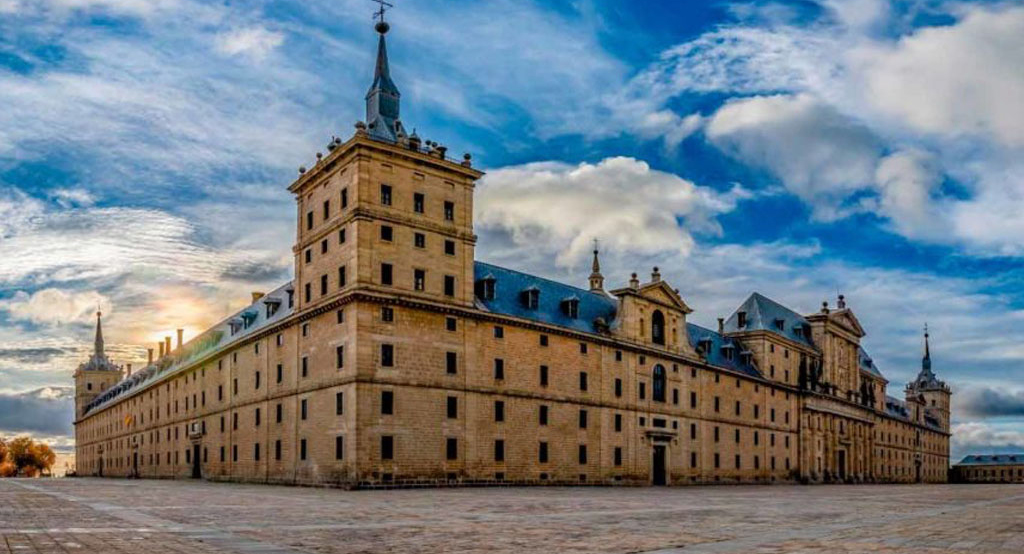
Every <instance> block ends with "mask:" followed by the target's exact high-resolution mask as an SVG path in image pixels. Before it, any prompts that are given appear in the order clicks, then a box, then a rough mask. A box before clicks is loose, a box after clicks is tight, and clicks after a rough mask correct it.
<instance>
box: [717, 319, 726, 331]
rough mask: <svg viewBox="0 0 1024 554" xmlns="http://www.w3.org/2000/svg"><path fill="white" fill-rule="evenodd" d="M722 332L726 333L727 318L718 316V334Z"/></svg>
mask: <svg viewBox="0 0 1024 554" xmlns="http://www.w3.org/2000/svg"><path fill="white" fill-rule="evenodd" d="M722 333H725V318H724V317H720V318H718V334H719V335H721V334H722Z"/></svg>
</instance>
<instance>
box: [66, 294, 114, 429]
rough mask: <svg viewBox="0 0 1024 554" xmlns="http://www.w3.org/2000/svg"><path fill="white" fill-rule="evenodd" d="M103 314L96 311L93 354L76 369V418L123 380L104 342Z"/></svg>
mask: <svg viewBox="0 0 1024 554" xmlns="http://www.w3.org/2000/svg"><path fill="white" fill-rule="evenodd" d="M102 317H103V314H102V313H101V312H99V311H97V312H96V338H95V339H94V340H93V351H92V356H90V357H89V361H87V362H85V363H82V364H80V365H79V366H78V369H76V370H75V419H76V420H77V419H79V418H81V417H82V413H83V412H84V411H85V407H86V406H87V405H89V402H92V401H93V399H95V398H96V397H97V396H99V395H100V394H101V393H102V392H103V391H105V390H107V389H108V388H110V387H111V386H113V385H115V384H116V383H117V382H118V381H120V380H121V377H122V374H121V368H119V367H118V366H116V365H114V363H113V362H111V361H110V359H109V358H107V355H106V353H105V352H104V344H103V325H102Z"/></svg>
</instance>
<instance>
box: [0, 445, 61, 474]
mask: <svg viewBox="0 0 1024 554" xmlns="http://www.w3.org/2000/svg"><path fill="white" fill-rule="evenodd" d="M0 453H3V454H4V456H0V477H11V476H13V475H26V476H29V477H34V476H36V475H40V474H44V473H49V472H50V469H51V468H52V467H53V464H54V463H56V462H57V455H56V454H54V452H53V450H52V449H51V448H50V447H49V445H46V444H44V443H41V442H36V441H34V440H32V438H31V437H17V438H15V439H13V440H11V441H10V442H7V443H4V446H3V447H0Z"/></svg>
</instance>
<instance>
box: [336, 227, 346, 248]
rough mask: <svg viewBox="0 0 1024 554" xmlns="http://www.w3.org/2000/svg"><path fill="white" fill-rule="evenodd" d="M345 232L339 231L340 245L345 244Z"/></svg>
mask: <svg viewBox="0 0 1024 554" xmlns="http://www.w3.org/2000/svg"><path fill="white" fill-rule="evenodd" d="M345 238H346V237H345V230H344V229H340V230H338V244H345Z"/></svg>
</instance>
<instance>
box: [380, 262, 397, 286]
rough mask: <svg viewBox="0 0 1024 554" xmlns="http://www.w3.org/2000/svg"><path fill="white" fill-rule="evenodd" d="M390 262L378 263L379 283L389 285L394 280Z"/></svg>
mask: <svg viewBox="0 0 1024 554" xmlns="http://www.w3.org/2000/svg"><path fill="white" fill-rule="evenodd" d="M391 270H392V267H391V264H380V284H382V285H391V284H392V283H393V282H394V278H393V276H392V274H391V273H392V271H391Z"/></svg>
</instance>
